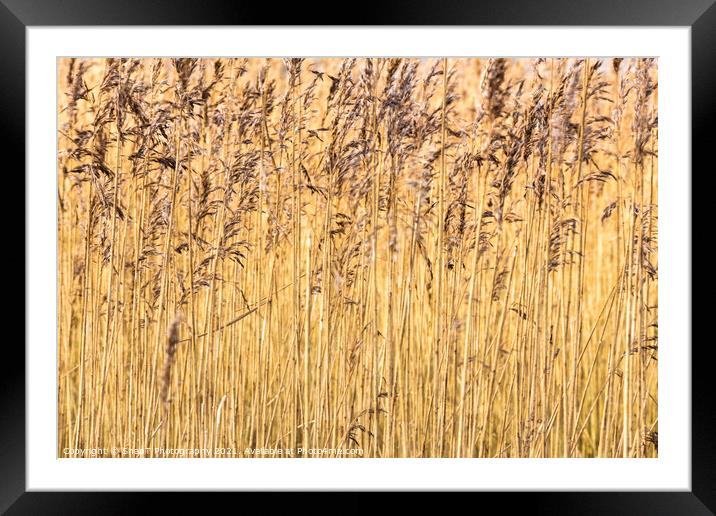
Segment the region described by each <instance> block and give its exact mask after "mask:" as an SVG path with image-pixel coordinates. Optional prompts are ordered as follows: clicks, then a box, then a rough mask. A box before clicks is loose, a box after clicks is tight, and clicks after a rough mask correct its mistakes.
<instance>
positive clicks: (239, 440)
mask: <svg viewBox="0 0 716 516" xmlns="http://www.w3.org/2000/svg"><path fill="white" fill-rule="evenodd" d="M656 113H657V63H656V61H655V60H652V59H619V58H616V59H604V60H596V59H592V58H587V59H558V58H549V59H412V58H411V59H409V58H365V59H363V58H355V59H354V58H350V59H337V58H333V59H293V58H292V59H228V58H221V59H168V58H167V59H130V58H122V59H119V58H115V59H62V60H60V61H58V149H59V152H58V175H57V180H58V213H57V215H58V226H57V231H58V257H59V258H58V278H59V283H58V285H57V287H58V314H57V317H58V320H57V324H58V429H57V431H58V456H66V455H67V453H66V449H68V448H71V449H81V450H87V449H93V448H98V449H104V450H105V451H104V452H103V454H104V456H115V457H119V456H128V454H130V455H131V453H130V452H128V451H127V450H144V452H143V453H144V456H150V457H151V456H166V453H164V452H163V450H177V449H193V450H198V451H197V453H196V454H195V455H194V456H197V457H212V456H217V457H218V456H235V457H238V456H266V455H271V456H275V455H276V453H275V450H288V451H289V453H284V454H283V456H294V457H297V456H323V457H339V456H346V455H350V453H351V450H359V452H357V453H353V454H352V455H350V456H362V457H625V458H628V457H654V456H656V455H657V446H658V439H657V436H658V417H657V355H658V349H657V345H658V325H657V290H658V280H657V268H658V263H657V262H658V260H657V244H656V242H657V193H658V190H657V137H658V136H657V115H656ZM299 450H304V452H300V451H299ZM307 450H314V451H315V453H313V452H312V453H308V452H307Z"/></svg>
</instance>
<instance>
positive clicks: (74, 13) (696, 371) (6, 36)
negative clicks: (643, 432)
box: [0, 0, 716, 514]
mask: <svg viewBox="0 0 716 516" xmlns="http://www.w3.org/2000/svg"><path fill="white" fill-rule="evenodd" d="M714 2H715V0H629V1H628V2H627V1H624V0H581V1H576V0H550V1H549V2H548V3H545V2H537V1H534V0H482V1H479V2H477V1H474V2H469V3H468V2H460V3H458V2H440V3H435V2H429V1H427V0H413V1H411V2H407V1H406V2H398V1H393V2H390V3H389V4H388V3H385V2H377V1H375V0H366V1H363V2H361V3H360V8H357V9H350V10H344V11H343V13H344V14H342V15H341V14H339V13H341V9H340V6H337V5H336V4H335V3H329V2H324V1H323V0H321V1H314V2H310V3H303V2H293V3H287V4H286V5H284V6H281V7H280V8H278V6H277V5H276V4H275V3H272V4H270V5H269V4H263V3H261V2H247V1H245V0H237V1H233V2H228V1H227V2H222V1H220V0H210V1H206V0H205V1H203V2H189V1H180V0H174V1H170V0H142V1H140V0H121V1H120V0H62V1H60V0H56V1H52V0H0V52H2V61H0V70H1V73H0V106H1V108H0V111H1V113H2V118H1V120H2V123H0V142H3V147H4V148H8V149H23V148H24V145H25V112H26V111H25V110H26V103H27V102H32V99H30V98H27V97H26V95H25V60H26V53H25V51H26V48H25V30H26V28H27V27H28V26H40V25H43V26H46V25H57V26H63V25H75V26H77V25H79V26H82V25H214V24H216V25H264V24H270V25H282V24H291V25H293V24H306V25H317V24H330V25H358V24H369V25H575V26H580V25H595V26H608V25H620V26H625V25H627V26H639V25H646V26H689V27H691V73H692V77H691V79H692V140H693V142H692V169H694V170H697V169H701V171H702V172H704V173H707V172H709V171H710V169H711V168H712V166H711V167H709V166H708V165H707V159H709V158H710V157H711V156H709V154H710V153H711V148H712V146H713V142H714V141H716V131H715V129H714V128H715V127H716V124H714V123H713V119H714V116H715V115H716V109H715V108H716V71H715V70H714V65H715V64H716V4H715V3H714ZM329 13H330V14H329ZM88 48H91V42H88ZM706 142H709V144H707V143H706ZM700 143H701V144H700ZM14 154H16V155H17V158H18V160H17V162H16V168H15V172H13V173H14V174H16V177H24V174H23V172H22V171H23V170H24V166H25V163H24V154H23V153H22V152H15V153H14ZM7 172H8V171H6V173H7ZM671 172H673V173H684V174H686V173H688V171H671ZM692 177H693V175H692ZM22 188H23V189H24V190H25V194H26V195H27V194H28V192H27V190H26V189H25V187H24V181H23V186H22ZM700 188H701V187H700ZM694 220H696V219H694ZM22 227H24V226H22ZM692 234H693V232H692ZM20 238H21V239H22V238H24V236H20ZM23 252H24V251H23ZM692 267H693V266H692ZM26 274H27V271H26ZM26 309H29V310H31V309H32V307H31V306H27V307H26ZM50 324H52V322H50ZM679 345H683V346H689V345H691V346H692V392H693V397H692V457H691V461H692V462H691V465H692V476H691V479H692V490H691V491H690V492H634V493H629V492H618V493H613V492H590V493H574V492H572V493H564V492H552V493H511V494H509V495H507V496H505V494H502V495H500V494H499V493H480V494H479V495H478V496H479V497H481V501H482V499H484V498H485V497H490V498H493V500H492V501H494V502H497V503H499V504H500V506H501V507H504V508H505V509H508V510H509V509H511V508H512V509H514V508H517V507H521V506H523V505H524V507H525V508H528V507H529V508H530V509H529V510H532V511H537V512H539V513H545V514H713V513H714V512H716V472H715V471H716V439H714V436H716V428H715V425H714V422H715V421H716V418H715V417H714V405H713V403H712V401H711V400H712V398H711V393H712V392H713V388H712V382H711V371H710V370H711V369H712V368H713V366H712V361H710V360H709V355H710V348H711V342H710V340H709V339H706V340H694V341H693V343H692V342H683V343H679ZM5 352H6V354H5V355H4V358H5V360H4V362H5V367H3V370H4V371H3V373H2V374H0V512H5V511H7V514H84V513H91V514H107V513H110V514H112V513H133V512H135V511H136V512H142V509H145V510H146V509H148V508H149V507H150V505H149V499H153V498H155V497H157V496H161V504H162V510H163V512H167V513H172V512H180V513H183V512H187V511H190V510H192V505H193V503H196V502H191V501H190V500H189V498H188V497H187V495H184V494H179V493H173V494H162V495H156V494H148V493H141V494H140V493H97V492H94V493H68V492H62V493H41V492H26V482H25V480H26V477H25V474H26V465H25V464H26V456H25V451H26V450H25V444H26V443H25V430H26V427H25V367H24V364H25V355H24V352H23V351H22V349H21V347H20V346H19V345H14V346H6V349H5ZM228 496H232V495H229V494H226V495H218V496H216V495H212V497H211V504H212V505H213V504H214V503H217V502H219V503H221V501H223V500H224V499H225V497H228ZM240 496H241V497H242V502H241V503H242V504H243V506H244V507H247V505H245V504H246V498H247V494H245V493H244V494H241V495H240ZM252 496H253V499H254V501H256V502H257V503H264V502H263V501H259V500H258V499H256V496H255V495H252ZM325 496H334V495H328V494H326V495H325ZM473 496H474V495H473ZM272 497H273V495H272ZM495 497H499V500H497V499H495ZM205 498H206V497H205ZM272 500H273V501H274V503H275V502H276V501H278V500H280V498H278V499H277V498H272ZM199 503H202V508H203V509H204V510H206V508H207V507H208V506H207V505H205V504H206V503H207V501H206V500H203V501H201V502H199ZM374 503H375V502H372V501H365V500H364V498H363V495H361V494H358V493H350V494H348V495H347V497H346V495H344V496H343V497H342V498H341V499H340V501H336V500H329V501H327V503H325V504H323V503H322V504H321V505H322V506H324V507H326V508H328V510H335V509H336V507H343V508H345V509H342V510H341V512H351V511H355V512H364V511H365V510H369V509H370V507H375V505H374ZM413 504H421V505H423V504H424V497H423V496H422V495H420V494H417V495H413V496H411V498H410V505H413ZM299 506H300V504H299ZM423 507H425V506H424V505H423ZM311 509H312V510H313V509H315V506H312V507H311Z"/></svg>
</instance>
